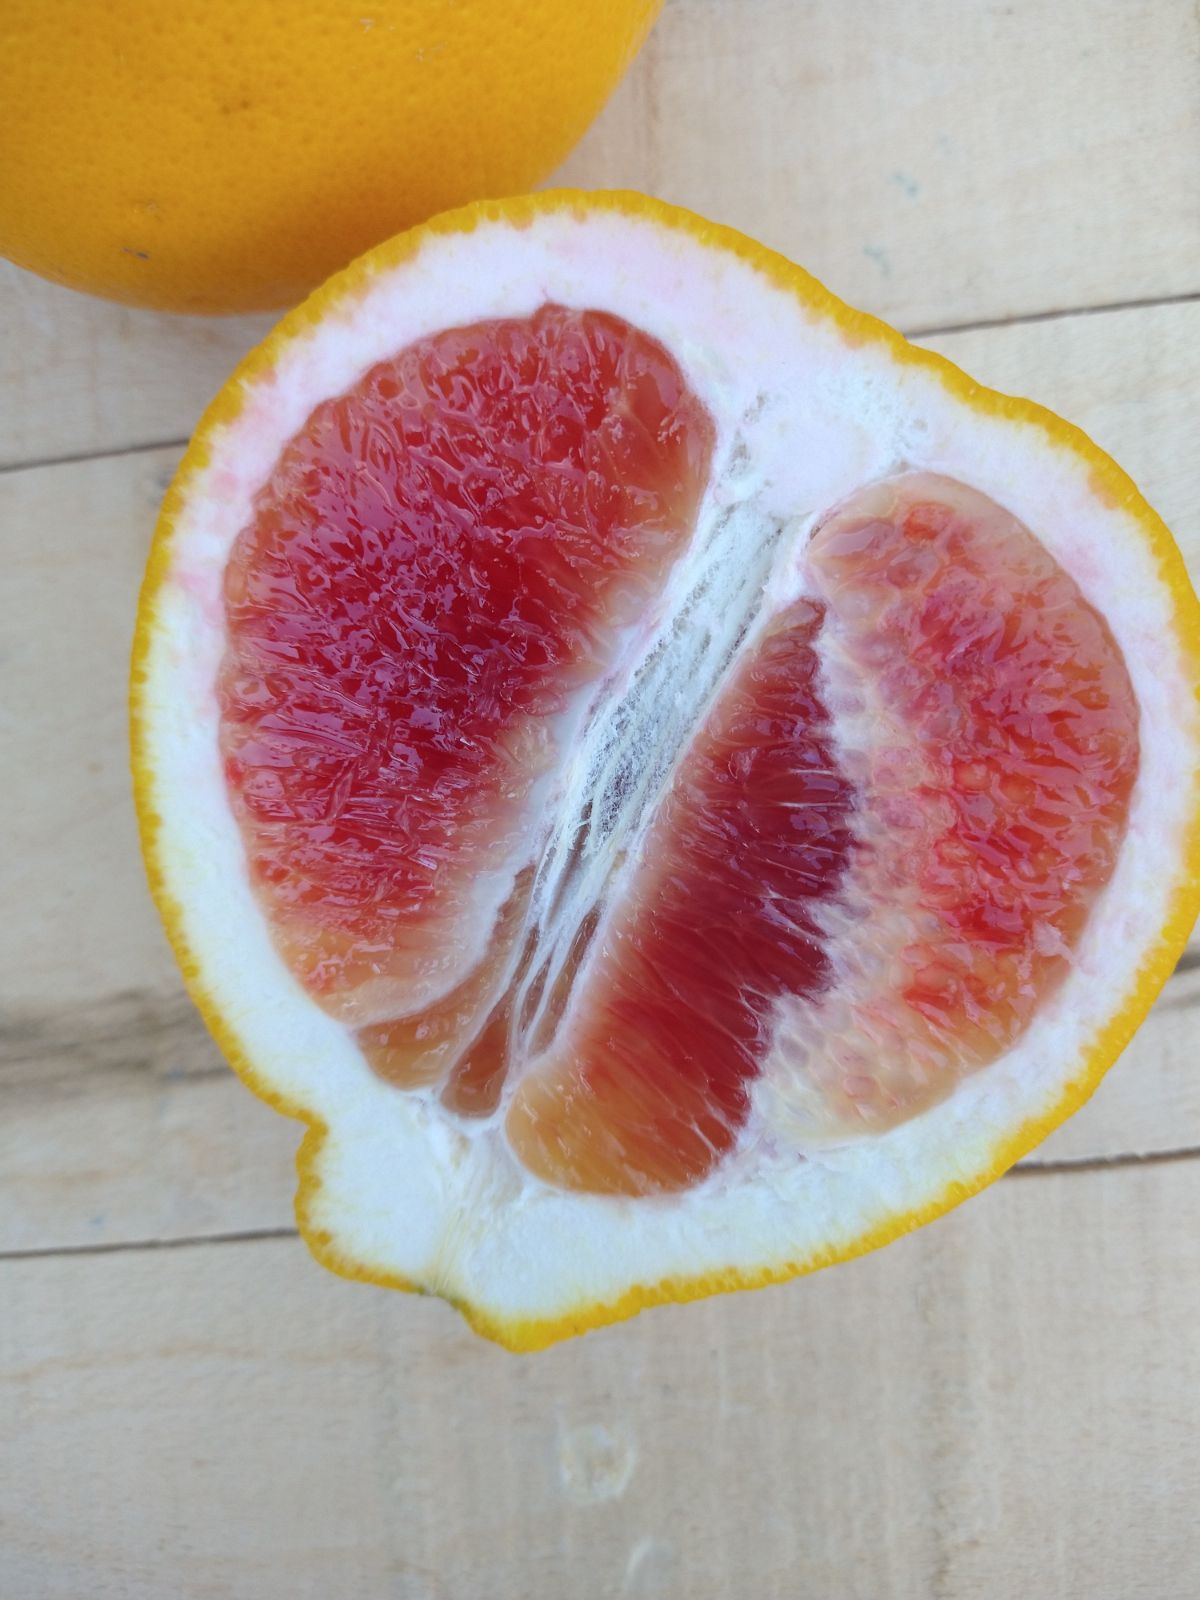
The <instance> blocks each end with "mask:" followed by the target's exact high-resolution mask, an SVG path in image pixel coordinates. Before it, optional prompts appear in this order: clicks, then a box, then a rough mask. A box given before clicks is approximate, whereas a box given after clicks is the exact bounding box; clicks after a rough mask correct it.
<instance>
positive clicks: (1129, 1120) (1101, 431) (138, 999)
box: [0, 305, 1200, 1251]
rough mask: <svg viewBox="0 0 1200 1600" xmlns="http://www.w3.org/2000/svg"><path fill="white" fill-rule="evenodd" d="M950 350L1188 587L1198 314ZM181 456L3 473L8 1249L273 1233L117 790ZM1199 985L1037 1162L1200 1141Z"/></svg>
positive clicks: (289, 1156) (244, 1126)
mask: <svg viewBox="0 0 1200 1600" xmlns="http://www.w3.org/2000/svg"><path fill="white" fill-rule="evenodd" d="M937 343H938V346H939V348H941V349H942V350H943V351H944V353H946V354H948V355H950V356H951V357H953V358H955V359H959V360H961V361H962V362H963V363H964V364H965V365H967V366H968V367H969V368H970V369H971V370H973V371H974V372H976V374H977V375H978V376H979V377H981V378H983V379H986V380H989V381H991V382H993V383H996V384H999V385H1001V386H1004V387H1007V388H1009V389H1018V390H1028V391H1031V392H1033V393H1035V394H1037V395H1038V396H1039V397H1043V398H1045V399H1047V400H1049V401H1050V402H1051V403H1052V404H1054V405H1056V406H1058V407H1060V408H1061V409H1062V410H1063V411H1064V412H1065V413H1066V414H1067V415H1068V416H1071V417H1073V418H1074V419H1075V420H1077V421H1079V422H1080V423H1081V424H1083V425H1084V426H1085V427H1087V428H1088V429H1089V430H1090V431H1091V432H1092V433H1093V434H1094V435H1095V436H1096V437H1097V438H1098V439H1099V440H1100V442H1101V443H1103V444H1105V445H1106V446H1107V447H1108V448H1110V449H1112V450H1113V452H1114V453H1115V454H1116V455H1117V456H1118V458H1119V459H1121V460H1122V461H1124V462H1126V463H1127V464H1128V465H1129V467H1130V468H1131V470H1133V471H1134V472H1135V473H1137V474H1138V476H1139V478H1140V480H1141V482H1142V484H1143V486H1144V488H1145V490H1146V492H1147V493H1148V494H1149V495H1150V496H1151V498H1152V499H1153V500H1154V501H1155V502H1156V503H1157V504H1158V505H1159V507H1160V508H1161V510H1162V511H1163V512H1164V514H1165V515H1166V516H1167V517H1168V519H1169V520H1171V521H1172V522H1173V523H1174V526H1175V529H1176V532H1177V534H1178V536H1179V538H1180V541H1181V544H1182V546H1183V548H1184V550H1185V553H1186V554H1187V556H1188V559H1189V561H1190V562H1191V564H1192V566H1193V570H1195V571H1200V460H1198V459H1197V457H1196V453H1195V451H1194V450H1193V449H1192V448H1191V435H1190V429H1189V422H1188V411H1187V404H1186V399H1187V396H1188V394H1189V393H1194V392H1196V391H1198V390H1200V305H1186V306H1168V307H1160V308H1156V309H1154V310H1144V309H1143V310H1137V311H1126V312H1112V313H1097V314H1094V315H1083V316H1074V317H1066V318H1060V319H1054V320H1052V321H1048V322H1044V323H1039V324H1032V325H1031V324H1017V325H1012V326H1009V327H1005V328H993V329H986V330H979V331H975V332H969V333H958V334H954V335H950V336H945V337H943V338H941V339H939V340H938V341H937ZM177 459H178V452H176V451H173V450H169V451H145V452H139V453H135V454H132V455H124V456H116V457H106V458H102V459H98V460H94V461H87V462H80V463H76V464H73V465H69V466H64V465H60V466H55V467H44V468H36V469H28V470H25V471H21V472H13V473H9V474H6V475H4V476H3V477H0V526H4V527H6V528H12V529H14V530H18V529H19V530H22V531H23V537H22V538H21V539H20V540H19V541H18V542H17V545H18V547H17V549H16V551H15V555H14V559H13V562H12V565H11V569H10V584H11V591H10V592H11V595H12V603H11V604H10V606H9V607H8V608H7V610H6V611H5V613H4V614H3V616H2V617H0V647H2V648H3V651H4V658H5V661H6V682H7V684H8V686H9V691H10V693H11V695H12V696H13V702H12V703H13V704H15V705H19V706H21V707H22V708H23V709H22V715H21V716H20V717H19V718H16V719H14V724H13V726H12V728H11V729H10V730H9V739H8V743H9V749H10V751H11V753H12V760H11V763H10V767H9V778H8V783H7V784H6V786H5V791H4V795H3V801H2V806H3V811H2V814H3V817H4V822H5V828H6V834H7V838H8V839H9V841H10V843H11V848H10V849H9V850H7V851H5V852H3V854H0V903H4V904H6V905H10V906H19V907H21V908H22V914H21V915H20V916H19V917H15V918H9V919H7V920H6V921H5V922H4V923H3V924H2V925H0V1002H2V1005H3V1018H4V1030H3V1034H2V1036H0V1037H2V1041H3V1042H2V1044H0V1107H3V1108H4V1110H5V1115H4V1116H3V1117H2V1118H0V1251H37V1250H45V1249H58V1248H64V1247H69V1248H79V1247H87V1246H95V1245H114V1244H120V1243H125V1242H130V1241H139V1240H147V1239H179V1238H188V1237H196V1236H221V1235H224V1234H228V1233H240V1232H244V1231H247V1230H258V1229H277V1228H280V1227H287V1226H290V1222H291V1194H292V1189H293V1186H294V1177H293V1172H292V1162H293V1152H294V1149H295V1145H296V1142H297V1138H298V1132H297V1129H296V1126H295V1124H292V1123H288V1122H286V1121H284V1120H282V1119H280V1118H278V1117H276V1116H275V1115H274V1114H273V1113H271V1112H269V1111H268V1110H266V1109H265V1108H264V1107H262V1106H261V1105H258V1104H257V1103H255V1102H254V1101H253V1100H252V1099H251V1097H250V1096H249V1095H248V1094H247V1093H246V1091H245V1090H244V1089H242V1087H241V1085H240V1084H238V1083H237V1082H236V1081H235V1080H234V1079H233V1078H232V1076H231V1075H229V1074H227V1073H226V1072H225V1070H224V1068H223V1067H222V1066H221V1064H220V1061H219V1058H218V1056H217V1053H216V1051H215V1049H214V1047H213V1046H212V1044H211V1042H210V1041H209V1039H208V1037H207V1035H206V1033H205V1031H204V1029H203V1027H202V1025H201V1023H200V1021H199V1019H198V1018H197V1017H196V1016H195V1015H194V1014H193V1012H192V1011H191V1009H190V1007H189V1006H188V1004H187V1002H186V1000H185V999H184V998H183V996H182V994H181V992H180V988H179V984H178V979H177V977H176V975H175V970H174V966H173V963H172V961H171V957H170V954H169V952H168V951H167V949H166V945H165V942H164V940H163V938H162V936H161V934H160V932H159V929H158V924H157V920H156V918H155V916H154V913H153V910H152V908H151V906H150V904H149V900H148V897H147V895H146V891H145V887H144V884H143V879H142V869H141V862H140V859H139V856H138V853H137V847H136V840H135V837H134V828H133V822H132V817H131V813H130V807H129V792H128V777H127V773H126V732H125V715H126V713H125V672H126V662H127V657H128V644H129V634H130V629H131V625H132V616H133V607H134V603H135V596H136V591H137V585H138V582H139V579H140V574H141V566H142V562H143V559H144V555H145V549H146V545H147V542H148V540H149V536H150V529H151V526H152V523H153V518H154V514H155V511H156V509H157V505H158V502H159V500H160V499H161V497H162V493H163V490H164V488H165V486H166V483H167V481H168V479H169V476H170V473H171V471H172V470H173V468H174V465H175V463H176V461H177ZM1198 1038H1200V972H1196V971H1193V972H1191V973H1189V974H1187V975H1186V976H1182V975H1181V976H1180V977H1178V978H1176V979H1174V980H1172V983H1171V985H1170V986H1169V987H1168V990H1167V993H1166V994H1165V995H1164V997H1163V999H1162V1000H1161V1001H1160V1003H1159V1005H1158V1007H1157V1008H1156V1010H1155V1012H1154V1013H1153V1014H1152V1017H1151V1019H1150V1020H1149V1022H1148V1023H1147V1024H1146V1026H1145V1027H1144V1028H1143V1030H1142V1032H1141V1033H1140V1034H1139V1035H1138V1037H1137V1039H1136V1040H1135V1041H1134V1043H1133V1045H1132V1046H1131V1047H1130V1049H1129V1051H1127V1053H1126V1055H1125V1057H1124V1058H1123V1059H1122V1061H1121V1062H1120V1063H1119V1065H1118V1066H1117V1068H1116V1069H1115V1070H1114V1071H1113V1073H1112V1074H1110V1076H1109V1078H1108V1079H1107V1080H1106V1082H1105V1083H1104V1085H1103V1086H1102V1088H1101V1090H1100V1092H1099V1094H1098V1095H1097V1096H1096V1097H1095V1099H1094V1100H1093V1101H1092V1102H1091V1103H1090V1104H1089V1105H1088V1106H1087V1107H1085V1108H1084V1110H1083V1111H1082V1112H1081V1113H1080V1114H1079V1115H1078V1116H1076V1117H1075V1118H1073V1119H1072V1120H1071V1121H1070V1122H1069V1123H1067V1124H1066V1126H1065V1127H1064V1128H1062V1129H1060V1130H1059V1131H1058V1132H1057V1133H1056V1134H1055V1135H1053V1137H1052V1138H1051V1139H1050V1140H1049V1141H1048V1142H1047V1143H1046V1144H1045V1145H1044V1146H1043V1147H1042V1148H1041V1149H1040V1150H1039V1151H1037V1152H1036V1153H1035V1154H1034V1155H1033V1156H1032V1157H1031V1158H1030V1159H1031V1161H1033V1162H1046V1161H1049V1162H1059V1161H1090V1160H1109V1159H1113V1158H1119V1157H1123V1156H1127V1155H1138V1156H1141V1155H1147V1154H1153V1153H1156V1152H1164V1151H1173V1150H1179V1149H1186V1148H1200V1075H1198V1074H1197V1073H1196V1071H1195V1063H1196V1057H1197V1051H1198V1043H1197V1041H1198Z"/></svg>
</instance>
